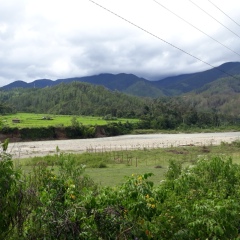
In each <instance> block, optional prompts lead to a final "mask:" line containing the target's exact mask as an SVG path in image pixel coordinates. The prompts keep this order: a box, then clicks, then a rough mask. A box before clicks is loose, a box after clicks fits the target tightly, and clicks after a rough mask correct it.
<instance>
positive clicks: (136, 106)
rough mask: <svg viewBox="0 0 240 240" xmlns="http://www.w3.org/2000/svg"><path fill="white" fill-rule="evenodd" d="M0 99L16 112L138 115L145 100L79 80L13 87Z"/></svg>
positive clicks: (0, 93)
mask: <svg viewBox="0 0 240 240" xmlns="http://www.w3.org/2000/svg"><path fill="white" fill-rule="evenodd" d="M0 102H3V103H5V104H7V105H8V106H12V107H13V108H14V109H15V110H16V111H18V112H35V113H53V114H78V115H96V116H104V115H107V114H111V115H112V116H117V117H121V116H129V117H135V116H139V115H140V114H141V111H142V109H143V108H144V106H145V105H146V104H148V103H147V102H148V100H147V99H143V98H139V97H136V96H129V95H126V94H124V93H121V92H118V91H109V90H107V89H106V88H105V87H103V86H97V85H91V84H88V83H82V82H72V83H69V84H65V83H61V84H59V85H57V86H53V87H46V88H40V89H38V88H31V89H24V88H17V89H13V90H11V91H0Z"/></svg>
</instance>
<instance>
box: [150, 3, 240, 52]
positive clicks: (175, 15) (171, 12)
mask: <svg viewBox="0 0 240 240" xmlns="http://www.w3.org/2000/svg"><path fill="white" fill-rule="evenodd" d="M152 1H154V2H155V3H157V4H158V5H160V6H161V7H163V8H164V9H166V10H167V11H169V12H170V13H172V14H173V15H174V16H176V17H178V18H180V19H181V20H182V21H184V22H185V23H187V24H188V25H190V26H191V27H193V28H195V29H197V30H198V31H199V32H201V33H203V34H204V35H206V36H207V37H209V38H211V39H212V40H213V41H215V42H217V43H218V44H220V45H222V46H223V47H225V48H227V49H228V50H230V51H231V52H233V53H235V54H237V55H238V56H240V54H239V53H237V52H236V51H234V50H232V49H231V48H229V47H228V46H226V45H225V44H223V43H221V42H219V41H218V40H217V39H215V38H213V37H212V36H210V35H209V34H207V33H205V32H204V31H202V30H201V29H199V28H197V27H196V26H194V25H193V24H191V23H190V22H188V21H187V20H185V19H184V18H182V17H180V16H179V15H177V14H176V13H174V12H173V11H172V10H170V9H169V8H167V7H166V6H164V5H163V4H161V3H160V2H158V1H156V0H152Z"/></svg>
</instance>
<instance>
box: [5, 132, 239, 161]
mask: <svg viewBox="0 0 240 240" xmlns="http://www.w3.org/2000/svg"><path fill="white" fill-rule="evenodd" d="M235 140H240V132H225V133H222V132H221V133H192V134H182V133H179V134H145V135H124V136H117V137H108V138H94V139H77V140H55V141H35V142H15V143H10V144H9V147H8V152H9V153H11V154H12V155H13V158H27V157H34V156H44V155H48V154H54V153H56V148H57V147H58V148H59V149H60V150H61V151H63V152H72V153H82V152H85V151H89V152H95V151H96V152H97V151H115V150H133V149H143V148H149V149H150V148H160V147H162V148H163V147H170V146H183V145H188V146H189V145H192V146H193V145H198V146H199V145H200V146H201V145H202V146H203V145H206V146H207V145H211V144H212V145H219V144H221V142H228V143H230V142H232V141H235Z"/></svg>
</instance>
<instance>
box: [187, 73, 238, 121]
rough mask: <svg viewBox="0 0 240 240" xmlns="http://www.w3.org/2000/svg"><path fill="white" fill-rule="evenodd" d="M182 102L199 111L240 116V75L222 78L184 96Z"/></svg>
mask: <svg viewBox="0 0 240 240" xmlns="http://www.w3.org/2000/svg"><path fill="white" fill-rule="evenodd" d="M183 99H184V101H186V102H187V103H188V104H190V105H192V106H194V108H196V109H198V110H201V111H209V110H213V111H215V112H220V113H221V114H225V115H231V116H236V117H239V116H240V108H239V106H240V75H236V78H234V79H233V78H230V77H227V78H222V79H219V80H217V81H214V82H212V83H209V84H207V85H205V86H204V87H202V88H200V89H198V90H197V91H194V92H192V93H189V94H186V95H184V97H183Z"/></svg>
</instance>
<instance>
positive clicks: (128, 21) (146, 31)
mask: <svg viewBox="0 0 240 240" xmlns="http://www.w3.org/2000/svg"><path fill="white" fill-rule="evenodd" d="M88 1H89V2H91V3H93V4H95V5H97V6H98V7H100V8H102V9H104V10H105V11H107V12H109V13H111V14H113V15H115V16H116V17H118V18H120V19H122V20H124V21H125V22H127V23H129V24H131V25H133V26H134V27H136V28H138V29H140V30H142V31H144V32H145V33H147V34H149V35H151V36H153V37H155V38H157V39H158V40H161V41H162V42H164V43H166V44H168V45H170V46H171V47H173V48H175V49H177V50H179V51H181V52H183V53H185V54H187V55H188V56H190V57H192V58H195V59H196V60H198V61H200V62H202V63H204V64H206V65H208V66H210V67H211V68H214V69H217V70H218V71H219V72H222V73H225V74H226V75H228V76H230V77H232V78H235V79H237V80H239V78H237V77H235V76H234V75H232V74H230V73H227V72H225V71H223V70H221V69H219V68H218V67H215V66H213V65H212V64H210V63H208V62H206V61H204V60H202V59H200V58H198V57H196V56H194V55H192V54H191V53H189V52H187V51H185V50H183V49H181V48H180V47H177V46H175V45H174V44H172V43H170V42H168V41H166V40H164V39H162V38H160V37H159V36H157V35H155V34H154V33H151V32H149V31H148V30H146V29H144V28H142V27H140V26H139V25H137V24H135V23H133V22H131V21H130V20H128V19H126V18H124V17H122V16H120V15H118V14H117V13H115V12H113V11H111V10H109V9H108V8H106V7H104V6H102V5H101V4H99V3H96V2H95V1H93V0H88Z"/></svg>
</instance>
